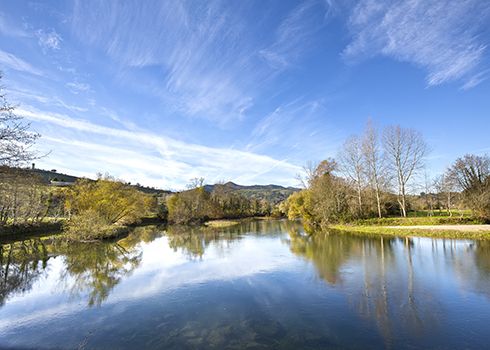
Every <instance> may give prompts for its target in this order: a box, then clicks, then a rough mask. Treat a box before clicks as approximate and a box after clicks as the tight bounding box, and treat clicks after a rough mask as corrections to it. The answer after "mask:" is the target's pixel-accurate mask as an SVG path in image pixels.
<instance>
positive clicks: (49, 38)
mask: <svg viewBox="0 0 490 350" xmlns="http://www.w3.org/2000/svg"><path fill="white" fill-rule="evenodd" d="M36 36H37V38H38V43H39V46H41V47H42V48H43V49H44V50H46V49H51V50H59V49H60V45H61V41H62V39H61V36H60V35H59V34H58V33H56V31H55V30H51V31H49V32H46V31H44V30H42V29H39V30H37V31H36Z"/></svg>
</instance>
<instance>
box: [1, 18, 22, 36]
mask: <svg viewBox="0 0 490 350" xmlns="http://www.w3.org/2000/svg"><path fill="white" fill-rule="evenodd" d="M0 33H1V34H3V35H6V36H10V37H19V38H21V37H28V36H29V33H27V32H26V31H25V30H24V29H22V28H19V27H18V26H16V25H15V24H14V23H12V22H11V21H9V20H8V19H7V18H6V16H5V15H4V14H3V13H0Z"/></svg>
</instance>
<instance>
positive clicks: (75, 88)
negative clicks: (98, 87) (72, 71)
mask: <svg viewBox="0 0 490 350" xmlns="http://www.w3.org/2000/svg"><path fill="white" fill-rule="evenodd" d="M66 87H67V88H69V89H70V91H71V92H72V93H74V94H75V95H76V94H79V93H80V92H88V91H90V85H89V84H87V83H80V82H78V81H74V82H70V83H67V84H66Z"/></svg>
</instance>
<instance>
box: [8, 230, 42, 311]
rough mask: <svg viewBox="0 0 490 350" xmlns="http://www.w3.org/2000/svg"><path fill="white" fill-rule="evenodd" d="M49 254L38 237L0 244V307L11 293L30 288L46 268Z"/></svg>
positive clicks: (25, 290)
mask: <svg viewBox="0 0 490 350" xmlns="http://www.w3.org/2000/svg"><path fill="white" fill-rule="evenodd" d="M48 258H49V255H48V250H47V248H46V245H45V244H44V243H43V242H42V241H41V240H40V239H30V240H26V241H21V242H13V243H8V244H4V245H1V246H0V266H1V267H0V307H1V306H2V305H4V304H5V301H6V300H7V298H8V296H9V295H10V294H12V293H23V292H27V291H29V290H30V289H31V287H32V284H33V283H34V281H35V280H36V279H37V278H38V277H39V276H40V275H41V274H42V273H43V271H44V269H45V268H46V264H47V261H48Z"/></svg>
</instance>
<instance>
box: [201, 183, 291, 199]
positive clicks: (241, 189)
mask: <svg viewBox="0 0 490 350" xmlns="http://www.w3.org/2000/svg"><path fill="white" fill-rule="evenodd" d="M215 186H216V185H205V186H204V189H205V190H206V191H208V192H211V191H213V189H214V188H215ZM223 186H225V187H226V188H227V189H229V190H230V191H234V192H237V193H239V194H241V195H243V196H245V197H247V198H249V199H259V200H262V199H265V200H267V201H269V202H272V203H279V202H282V201H283V200H285V199H286V198H288V197H289V196H290V195H291V194H292V193H294V192H297V191H299V188H295V187H283V186H279V185H251V186H242V185H238V184H236V183H234V182H231V181H230V182H227V183H225V184H224V185H223Z"/></svg>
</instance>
